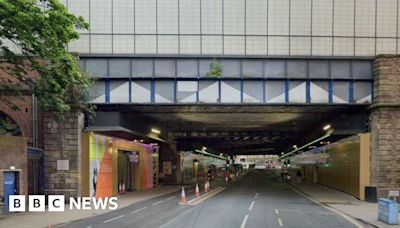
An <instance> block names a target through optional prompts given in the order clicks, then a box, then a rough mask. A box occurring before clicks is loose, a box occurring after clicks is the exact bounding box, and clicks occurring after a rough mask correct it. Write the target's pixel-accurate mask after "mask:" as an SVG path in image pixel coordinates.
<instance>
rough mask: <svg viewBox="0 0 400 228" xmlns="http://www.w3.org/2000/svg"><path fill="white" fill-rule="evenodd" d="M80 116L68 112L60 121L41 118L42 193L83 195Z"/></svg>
mask: <svg viewBox="0 0 400 228" xmlns="http://www.w3.org/2000/svg"><path fill="white" fill-rule="evenodd" d="M83 121H84V119H83V114H82V113H80V112H77V111H71V112H70V113H68V114H67V115H66V116H65V118H64V119H63V120H59V119H57V117H55V116H54V115H53V114H51V113H46V114H45V115H44V121H43V122H44V129H43V133H44V166H45V193H46V194H61V195H65V197H66V201H68V199H69V197H77V196H81V194H82V186H81V184H80V182H81V180H80V179H81V133H82V129H83V125H84V122H83Z"/></svg>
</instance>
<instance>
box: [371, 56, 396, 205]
mask: <svg viewBox="0 0 400 228" xmlns="http://www.w3.org/2000/svg"><path fill="white" fill-rule="evenodd" d="M370 108H371V114H370V130H371V185H372V186H376V187H377V192H378V197H386V196H387V192H388V191H389V190H393V189H397V190H398V189H399V188H400V56H387V55H382V56H378V57H377V58H376V59H375V61H374V97H373V104H372V105H371V107H370Z"/></svg>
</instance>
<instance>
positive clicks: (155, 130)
mask: <svg viewBox="0 0 400 228" xmlns="http://www.w3.org/2000/svg"><path fill="white" fill-rule="evenodd" d="M151 133H154V134H157V135H158V134H160V133H161V131H160V130H158V129H156V128H152V129H151Z"/></svg>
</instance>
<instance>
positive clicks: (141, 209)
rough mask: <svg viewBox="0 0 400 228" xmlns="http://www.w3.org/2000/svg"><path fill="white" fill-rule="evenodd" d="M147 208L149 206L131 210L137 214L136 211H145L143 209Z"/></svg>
mask: <svg viewBox="0 0 400 228" xmlns="http://www.w3.org/2000/svg"><path fill="white" fill-rule="evenodd" d="M146 208H147V207H142V208H140V209H137V210H134V211H132V212H131V214H135V213H137V212H139V211H143V210H144V209H146Z"/></svg>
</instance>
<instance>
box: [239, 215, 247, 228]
mask: <svg viewBox="0 0 400 228" xmlns="http://www.w3.org/2000/svg"><path fill="white" fill-rule="evenodd" d="M248 218H249V215H246V216H244V219H243V222H242V225H241V226H240V228H244V227H245V226H246V222H247V219H248Z"/></svg>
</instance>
